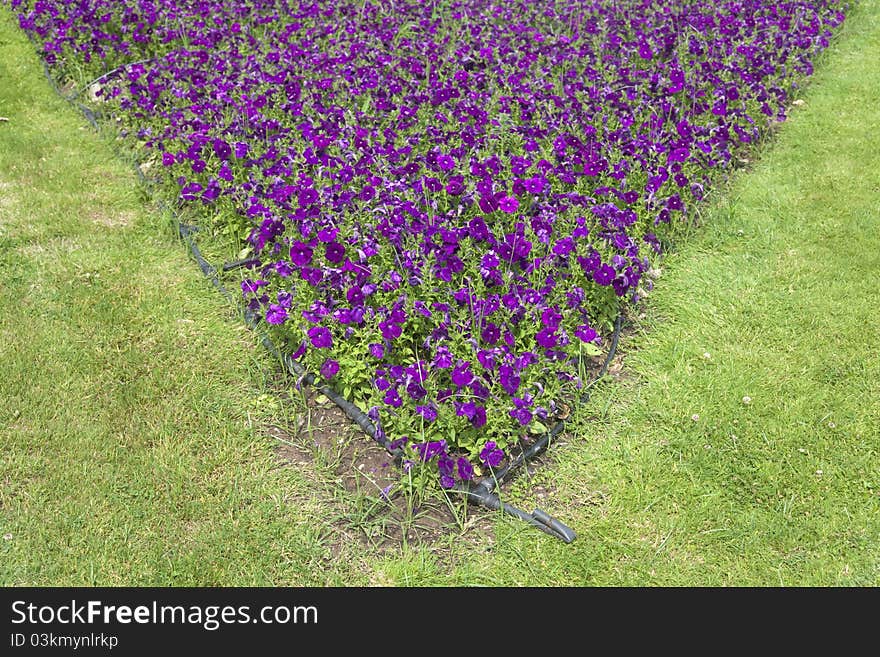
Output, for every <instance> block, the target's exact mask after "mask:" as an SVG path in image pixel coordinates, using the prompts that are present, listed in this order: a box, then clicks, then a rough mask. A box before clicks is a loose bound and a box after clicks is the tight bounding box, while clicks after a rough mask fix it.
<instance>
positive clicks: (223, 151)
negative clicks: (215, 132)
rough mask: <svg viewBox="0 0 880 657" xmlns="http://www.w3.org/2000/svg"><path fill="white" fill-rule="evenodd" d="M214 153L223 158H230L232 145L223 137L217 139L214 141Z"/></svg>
mask: <svg viewBox="0 0 880 657" xmlns="http://www.w3.org/2000/svg"><path fill="white" fill-rule="evenodd" d="M212 146H213V147H214V154H215V155H216V156H217V157H219V158H220V159H221V160H228V159H229V156H230V155H232V147H231V146H230V145H229V144H227V143H226V142H225V141H223V140H222V139H215V140H214V141H213V143H212Z"/></svg>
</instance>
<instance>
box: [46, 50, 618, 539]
mask: <svg viewBox="0 0 880 657" xmlns="http://www.w3.org/2000/svg"><path fill="white" fill-rule="evenodd" d="M28 37H29V38H30V40H31V43H33V44H34V45H35V46H36V43H35V42H34V40H33V38H32V37H31V35H28ZM41 62H42V65H43V72H44V73H45V76H46V78H47V79H48V80H49V82H50V84H51V85H52V88H53V89H54V90H55V92H56V94H58V96H60V97H61V98H63V99H64V100H66V101H67V102H69V103H70V104H72V105H73V106H75V107H76V108H77V109H78V110H79V111H80V112H81V113H82V115H83V116H84V117H85V119H86V120H87V121H88V122H89V124H90V125H91V126H92V127H93V128H94V129H95V130H100V126H99V124H98V119H99V118H101V115H100V114H99V113H96V112H95V111H94V110H92V109H91V108H89V107H87V106H85V105H83V104H82V103H80V102H79V101H77V100H76V98H77V96H79V95H80V94H81V93H82V91H83V90H84V89H87V88H88V87H89V86H91V85H92V84H94V83H95V82H97V81H100V80H101V79H104V78H106V77H108V76H110V75H112V74H113V73H115V72H117V71H119V70H121V69H122V68H124V66H123V67H118V68H117V69H114V70H113V71H110V72H108V73H106V74H104V75H103V76H101V77H100V78H98V79H97V80H95V81H93V82H91V83H89V85H86V86H85V87H83V89H81V90H80V91H78V92H76V93H74V94H72V95H70V96H68V95H65V94H64V93H63V92H62V91H61V88H60V87H59V86H58V82H57V81H56V80H55V79H54V78H53V77H52V74H51V72H50V71H49V66H48V64H47V63H46V61H45V60H42V59H41ZM135 63H137V62H135ZM134 169H135V171H136V173H137V175H138V177H139V178H140V180H141V181H142V182H143V183H144V184H145V185H147V186H148V187H149V186H152V185H153V184H154V181H151V180H150V179H149V178H147V177H146V176H145V175H144V172H143V170H142V169H141V168H140V166H139V165H138V164H137V163H134ZM160 205H161V206H162V207H164V208H165V209H166V210H168V211H169V212H170V213H171V215H172V217H173V218H174V220H175V222H176V224H177V229H178V234H179V236H180V238H181V239H183V241H184V242H185V243H186V244H187V246H188V248H189V250H190V253H191V254H192V256H193V258H194V259H195V261H196V263H197V264H198V266H199V268H200V269H201V270H202V273H203V274H204V275H205V277H206V278H208V279H209V280H210V281H211V282H212V283H213V285H214V287H215V288H217V290H218V291H219V292H220V293H221V294H222V295H223V296H224V297H225V298H226V300H227V301H229V302H230V304H232V305H234V306H235V307H237V308H239V309H241V305H240V304H239V303H238V302H237V301H236V300H235V299H234V298H233V297H232V295H231V294H229V291H228V290H227V289H226V288H225V287H224V286H223V283H222V282H221V281H220V279H219V277H218V273H217V269H216V268H215V267H214V266H213V265H211V263H209V262H208V261H207V260H206V259H205V258H204V256H203V255H202V253H201V251H200V249H199V247H198V245H197V244H196V242H195V240H194V239H193V235H194V234H195V233H196V232H198V227H196V226H192V225H189V224H186V223H182V222H181V221H180V216H179V214H178V213H177V212H176V211H175V210H174V209H173V208H171V207H169V206H168V205H167V204H165V203H164V202H160ZM258 263H259V260H258V259H256V258H248V259H244V260H238V261H234V262H228V263H225V264H224V265H223V271H230V270H233V269H237V268H239V267H246V266H249V265H254V264H258ZM242 315H243V319H244V321H245V323H246V324H247V326H248V327H249V328H250V329H252V330H257V329H260V323H259V318H258V317H257V316H256V315H255V314H254V313H253V312H252V311H251V310H250V309H249V308H244V310H243V312H242ZM622 324H623V314H622V313H621V314H620V315H618V317H617V319H616V321H615V323H614V332H613V335H612V340H611V345H610V347H609V349H608V353H607V354H606V357H605V360H604V362H603V364H602V367H601V368H600V370H599V373H598V374H597V375H596V376H595V377H594V378H593V380H592V381H591V382H590V383H589V384H587V385H586V387H585V392H584V394H583V395H581V397H580V399H579V400H578V401H579V403H581V404H585V403H587V402H588V401H589V399H590V395H589V389H590V388H591V387H592V386H593V385H595V384H596V383H597V382H598V381H599V380H600V379H601V378H602V377H604V376H605V374H606V372H607V371H608V366H609V365H610V363H611V360H612V359H613V358H614V355H615V353H616V351H617V345H618V341H619V338H620V331H621V327H622ZM260 334H261V335H260V338H261V342H262V344H263V346H264V347H265V348H266V349H267V351H268V352H269V353H271V354H272V355H273V356H275V357H276V358H278V359H279V360H280V361H281V362H282V363H283V364H284V366H285V367H286V368H287V370H288V371H289V372H290V373H291V374H293V375H294V376H296V377H297V379H298V380H299V381H300V382H302V383H305V384H306V385H309V386H311V387H313V388H315V389H316V390H317V391H318V392H320V393H321V394H323V395H324V396H326V397H327V398H328V399H330V400H331V401H332V402H333V403H334V404H336V406H338V407H339V408H340V409H341V410H342V411H343V412H344V413H345V414H346V416H347V417H348V418H349V419H350V420H351V421H352V422H354V423H355V424H356V425H357V426H358V427H360V428H361V430H363V431H364V433H366V434H367V435H368V436H370V438H372V439H373V440H375V441H376V442H377V443H378V444H380V445H381V446H382V447H383V448H385V450H386V451H387V452H388V453H389V454H390V455H391V456H392V457H393V459H394V462H395V463H396V464H398V465H399V464H400V462H401V458H402V449H401V448H400V447H398V446H396V445H395V444H394V443H393V442H392V441H390V440H389V439H388V437H387V436H385V435H384V434H383V433H382V432H381V431H379V430H378V429H377V427H376V425H375V424H373V421H372V420H371V419H370V418H369V417H368V416H367V414H366V413H364V412H363V411H362V410H361V409H360V408H358V407H357V406H356V405H355V404H353V403H352V402H351V401H349V400H348V399H346V398H345V397H344V396H343V395H340V394H339V393H338V392H337V391H336V390H335V389H334V388H333V387H331V386H329V385H326V384H322V383H320V382H318V381H317V379H316V377H315V375H314V374H312V373H309V372H307V371H306V370H305V368H304V367H303V366H302V365H301V364H300V363H298V362H297V361H296V360H295V359H294V358H293V357H292V356H291V355H290V354H285V353H282V351H281V350H280V349H279V348H278V347H277V345H275V344H274V343H273V342H272V340H271V339H270V338H269V336H268V335H267V334H266V333H265V331H262V330H261V331H260ZM564 427H565V420H564V419H560V420H558V421H557V422H556V424H554V425H553V427H551V428H550V430H549V431H547V433H545V434H544V435H543V436H541V437H540V438H538V439H537V440H536V441H535V442H534V443H532V444H531V445H530V446H529V447H527V448H526V449H524V450H523V451H522V452H521V453H520V454H519V455H517V456H516V457H513V456H511V458H510V460H509V461H508V463H507V464H506V465H505V466H504V467H503V468H500V469H498V470H494V469H492V468H490V474H489V475H487V476H484V477H482V478H480V479H479V480H477V481H475V482H468V483H467V484H464V483H457V484H456V485H455V486H453V488H451V489H449V490H450V491H451V492H455V493H460V494H462V495H463V496H464V497H465V499H466V501H468V502H473V503H476V504H479V505H480V506H484V507H486V508H489V509H492V510H496V511H502V512H504V513H506V514H508V515H510V516H513V517H515V518H518V519H520V520H522V521H524V522H526V523H528V524H529V525H532V526H533V527H536V528H537V529H540V530H541V531H543V532H545V533H547V534H550V535H551V536H555V537H556V538H559V539H561V540H562V541H564V542H565V543H571V542H572V541H573V540H574V539H575V538H576V536H577V535H576V534H575V532H574V531H573V530H572V529H571V528H570V527H568V526H566V525H565V524H564V523H562V522H561V521H559V520H557V519H556V518H554V517H552V516H551V515H550V514H548V513H546V512H545V511H542V510H541V509H535V510H534V511H532V512H531V513H527V512H526V511H523V510H522V509H518V508H516V507H514V506H512V505H510V504H508V503H506V502H503V501H502V500H501V498H500V497H499V495H498V493H497V492H496V489H497V488H499V487H500V486H501V484H503V483H504V482H505V481H507V480H508V479H510V478H511V477H512V476H513V474H515V472H516V471H517V470H518V469H519V468H520V467H521V466H522V465H524V464H526V463H528V462H529V461H531V460H533V459H534V458H536V457H537V456H538V455H540V454H541V453H543V452H544V451H545V450H546V449H547V448H548V447H549V446H550V443H551V441H552V440H553V439H554V438H555V437H556V436H558V435H559V434H560V433H561V432H562V430H563V429H564Z"/></svg>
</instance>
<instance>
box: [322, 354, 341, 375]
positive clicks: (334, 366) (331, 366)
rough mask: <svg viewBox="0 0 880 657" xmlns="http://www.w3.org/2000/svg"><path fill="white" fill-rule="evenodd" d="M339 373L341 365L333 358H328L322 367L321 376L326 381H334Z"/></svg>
mask: <svg viewBox="0 0 880 657" xmlns="http://www.w3.org/2000/svg"><path fill="white" fill-rule="evenodd" d="M338 371H339V363H338V362H336V361H335V360H333V359H332V358H328V359H327V360H325V361H324V364H323V365H321V376H323V377H324V378H325V379H332V378H333V377H334V376H335V375H336V373H337V372H338Z"/></svg>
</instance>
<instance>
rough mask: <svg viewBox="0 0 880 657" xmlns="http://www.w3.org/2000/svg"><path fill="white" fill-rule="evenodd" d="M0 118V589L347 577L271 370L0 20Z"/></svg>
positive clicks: (134, 185) (353, 566)
mask: <svg viewBox="0 0 880 657" xmlns="http://www.w3.org/2000/svg"><path fill="white" fill-rule="evenodd" d="M0 116H2V117H4V118H6V119H8V120H7V121H2V122H0V371H2V376H0V445H2V454H3V456H2V461H0V535H2V538H0V584H2V585H62V586H64V585H112V586H116V585H146V584H153V585H195V584H199V585H222V584H256V585H271V584H276V583H277V584H292V585H301V584H328V583H342V582H349V581H357V577H359V576H363V575H362V574H361V573H362V572H363V569H362V568H360V563H359V553H358V552H355V551H354V549H355V547H356V546H355V545H350V546H346V545H342V546H341V547H340V546H336V547H334V546H332V541H331V540H330V539H331V538H332V536H333V525H332V520H333V515H334V513H335V512H334V511H333V509H332V508H328V506H327V501H326V499H325V498H326V496H323V497H322V496H321V495H320V494H319V493H318V492H316V491H317V490H318V488H317V487H316V482H315V481H312V480H310V478H309V477H310V473H308V472H306V471H304V470H303V469H296V468H278V467H276V466H277V465H278V462H277V459H276V457H275V453H274V451H273V450H274V448H275V447H276V446H277V443H276V442H274V441H272V440H271V439H270V438H268V437H267V435H266V434H265V433H264V432H262V431H260V430H259V427H261V426H262V424H263V422H264V421H265V420H267V419H268V417H269V416H271V411H273V410H274V408H275V406H276V405H275V404H272V403H268V402H267V398H266V397H265V394H266V391H267V388H266V385H265V381H264V378H266V377H267V376H268V375H269V374H270V373H271V372H272V371H273V368H274V367H275V364H274V363H273V362H271V361H270V360H268V359H267V358H266V357H265V354H264V351H263V350H262V348H261V347H259V346H258V345H257V343H256V340H255V338H254V337H253V336H252V335H251V334H250V333H248V332H247V331H246V330H245V329H244V328H243V326H242V324H241V322H240V321H239V320H238V319H237V317H236V316H235V315H234V314H233V313H232V312H231V309H230V308H229V307H228V306H227V305H225V304H226V302H225V301H224V300H223V299H222V298H221V297H220V296H219V295H218V294H217V293H216V292H215V291H214V289H213V288H212V287H211V286H210V284H208V283H207V282H206V280H205V279H204V278H203V277H202V274H201V272H200V271H199V270H198V268H197V267H196V266H195V265H194V263H193V262H192V261H191V260H189V259H188V258H187V255H186V251H185V249H184V248H183V246H182V245H181V244H180V243H179V242H177V241H176V240H175V238H174V233H173V231H172V229H171V222H170V221H169V220H168V219H167V218H164V217H162V216H161V215H160V214H159V213H157V212H156V211H155V209H154V208H152V207H150V206H149V205H148V204H147V203H145V201H144V199H143V198H142V194H141V193H140V192H139V186H138V181H137V177H136V176H135V175H134V172H133V171H132V169H131V168H129V167H128V166H127V165H125V164H123V163H122V162H120V161H119V159H118V158H117V157H116V156H115V155H114V152H113V149H112V148H111V147H110V146H109V145H108V144H107V142H106V140H104V139H102V138H101V137H99V136H97V135H96V134H95V133H94V132H93V131H92V130H91V129H90V128H89V127H88V125H87V123H86V122H85V120H84V119H83V118H82V117H81V116H79V115H78V114H77V113H76V111H75V110H74V109H73V108H71V107H70V106H68V105H67V104H65V103H64V102H63V101H62V100H60V99H59V98H58V97H56V96H55V94H54V93H53V92H52V91H51V90H50V87H49V85H48V83H47V81H46V79H45V78H44V77H43V74H42V71H41V68H40V66H39V63H38V60H37V58H36V56H35V54H34V52H33V48H32V47H31V46H30V44H29V43H28V41H27V39H26V38H25V37H24V35H23V34H22V33H21V32H20V31H19V30H18V29H17V27H16V25H15V22H14V20H13V19H12V17H11V15H10V13H9V12H8V11H7V10H5V9H4V10H0ZM317 483H320V482H317ZM340 550H341V555H340V553H339V551H340ZM349 550H351V553H349ZM340 556H341V557H342V558H339V557H340ZM331 561H332V562H333V563H334V564H335V565H334V567H333V568H329V569H328V568H326V564H327V563H330V562H331Z"/></svg>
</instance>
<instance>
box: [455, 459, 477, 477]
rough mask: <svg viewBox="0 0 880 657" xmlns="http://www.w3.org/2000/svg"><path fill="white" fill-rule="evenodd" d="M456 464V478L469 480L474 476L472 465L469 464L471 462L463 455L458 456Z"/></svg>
mask: <svg viewBox="0 0 880 657" xmlns="http://www.w3.org/2000/svg"><path fill="white" fill-rule="evenodd" d="M457 465H458V478H459V479H462V480H464V481H470V480H471V479H473V478H474V466H473V465H471V462H470V461H468V460H467V459H466V458H464V457H459V459H458V461H457Z"/></svg>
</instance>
